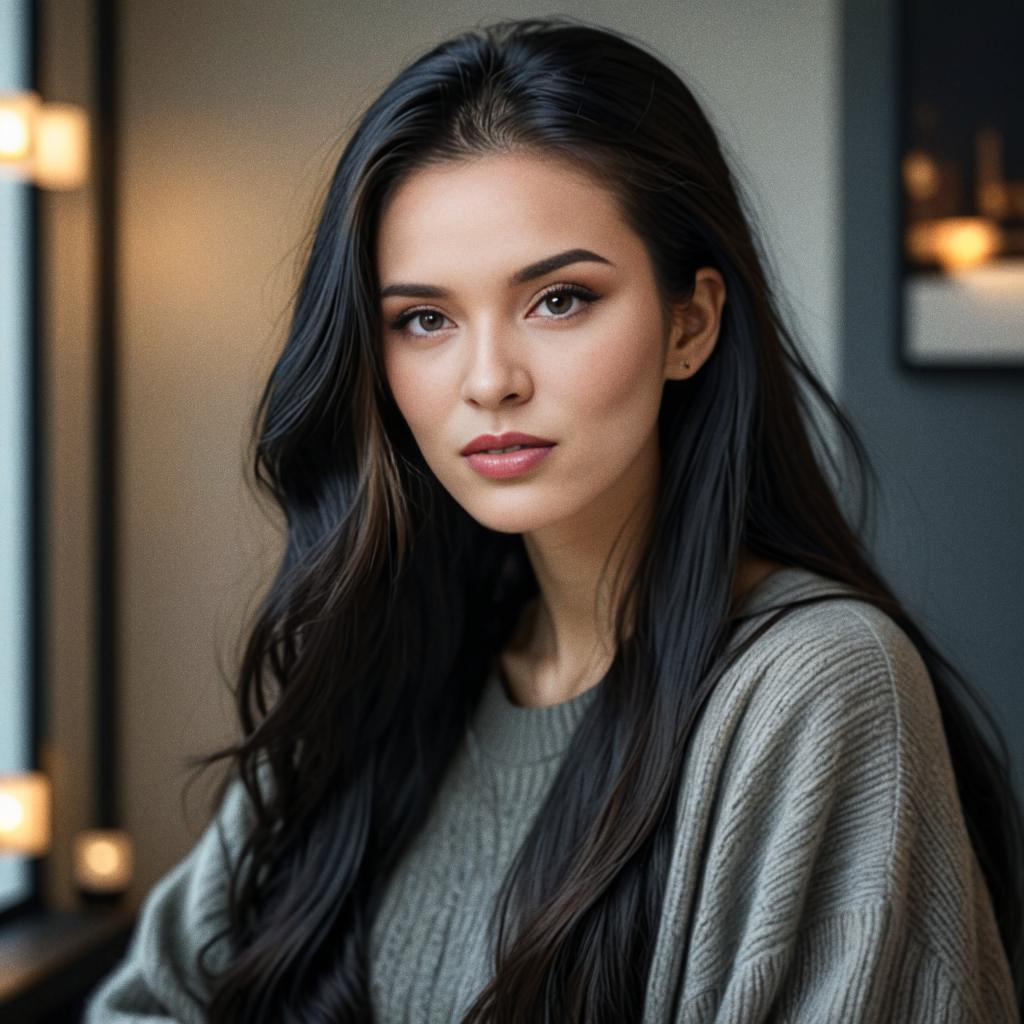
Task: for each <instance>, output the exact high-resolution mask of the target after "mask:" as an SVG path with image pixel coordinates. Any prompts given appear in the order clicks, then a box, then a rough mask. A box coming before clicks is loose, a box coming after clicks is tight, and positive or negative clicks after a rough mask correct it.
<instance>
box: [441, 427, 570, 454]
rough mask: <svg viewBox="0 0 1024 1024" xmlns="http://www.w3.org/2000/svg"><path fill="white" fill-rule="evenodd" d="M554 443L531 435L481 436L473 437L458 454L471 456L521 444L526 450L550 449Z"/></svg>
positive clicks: (516, 433) (514, 433) (515, 433)
mask: <svg viewBox="0 0 1024 1024" xmlns="http://www.w3.org/2000/svg"><path fill="white" fill-rule="evenodd" d="M554 443H555V442H554V441H549V440H548V439H547V438H544V437H535V436H534V435H533V434H522V433H518V432H512V433H508V434H481V435H480V436H479V437H474V438H473V440H472V441H470V442H469V444H467V445H465V446H464V447H463V448H462V451H461V452H460V454H461V455H472V454H474V453H476V452H483V451H487V450H488V449H490V448H509V447H511V446H512V445H517V444H521V445H523V446H524V447H526V448H550V447H552V445H554Z"/></svg>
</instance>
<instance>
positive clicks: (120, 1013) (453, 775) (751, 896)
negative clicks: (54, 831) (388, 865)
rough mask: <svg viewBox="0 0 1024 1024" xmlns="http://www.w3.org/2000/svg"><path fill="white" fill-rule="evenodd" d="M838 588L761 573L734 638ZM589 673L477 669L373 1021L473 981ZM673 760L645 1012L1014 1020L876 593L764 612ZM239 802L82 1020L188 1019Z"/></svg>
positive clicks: (929, 696)
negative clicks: (553, 692) (668, 838)
mask: <svg viewBox="0 0 1024 1024" xmlns="http://www.w3.org/2000/svg"><path fill="white" fill-rule="evenodd" d="M838 586H839V585H838V584H836V583H834V582H833V581H831V580H828V579H826V578H824V577H822V576H820V575H817V574H814V573H811V572H808V571H807V570H804V569H799V568H787V569H783V570H781V571H778V572H775V573H774V574H772V575H771V576H769V577H767V578H766V579H765V580H763V581H762V582H761V583H760V584H759V585H758V586H757V587H756V588H755V589H754V590H753V591H751V592H750V593H749V594H748V595H747V597H746V599H745V602H744V607H743V610H744V612H745V613H749V614H750V616H751V617H750V618H749V619H746V620H745V621H744V623H743V625H742V626H741V627H740V630H739V633H738V634H737V638H736V639H737V640H739V639H741V638H742V637H743V636H746V635H747V633H748V631H749V630H752V629H753V628H754V627H755V626H756V625H757V624H758V623H759V622H760V621H762V618H763V616H764V615H766V614H767V613H768V611H769V610H770V609H771V608H774V607H777V606H778V605H779V604H780V603H784V602H788V601H790V600H792V599H795V598H798V597H802V596H805V595H809V594H811V593H814V592H816V591H822V590H831V591H834V590H835V589H836V588H837V587H838ZM844 589H845V588H844ZM598 686H600V684H598ZM596 692H597V687H593V688H591V689H590V690H588V691H586V692H584V693H583V694H581V695H580V696H578V697H576V698H574V699H572V700H570V701H567V702H566V703H563V704H558V705H554V706H551V707H532V708H523V707H519V706H517V705H515V704H513V703H512V702H511V700H510V699H509V697H508V695H507V693H506V690H505V688H504V686H503V684H502V682H501V680H500V677H499V676H498V675H497V674H496V673H495V672H492V673H491V674H490V675H489V677H488V678H487V680H486V684H485V692H484V696H483V699H482V702H481V704H480V706H479V709H478V713H477V715H476V718H475V719H474V721H473V723H472V728H471V729H470V730H468V731H467V734H466V737H465V742H464V743H463V745H462V747H461V749H460V750H459V752H458V754H457V756H456V758H455V760H454V761H453V763H452V765H451V767H450V770H449V772H448V774H447V776H446V778H445V781H444V785H443V787H442V788H441V790H440V792H439V794H438V800H437V802H436V804H435V806H434V808H433V810H432V813H431V817H430V819H429V822H428V824H427V827H426V828H425V829H424V830H423V832H422V833H421V834H420V835H419V836H418V838H417V839H416V841H415V843H414V844H413V846H412V847H411V849H410V850H409V851H408V853H407V856H406V857H405V859H404V861H403V863H402V865H401V868H400V870H399V872H398V873H397V875H396V877H395V878H394V880H393V882H392V883H391V886H390V889H389V891H388V893H387V896H386V899H385V903H384V905H383V907H382V910H381V912H380V914H379V915H378V917H377V919H376V921H375V923H374V926H373V930H372V934H371V993H372V998H373V1003H374V1009H375V1019H376V1020H377V1021H380V1022H382V1024H398V1022H408V1024H430V1022H444V1024H452V1022H455V1021H458V1020H459V1018H460V1013H461V1012H462V1011H464V1010H465V1009H466V1007H467V1006H468V1005H469V1003H470V1002H471V1001H472V999H473V996H474V995H475V993H476V992H478V991H479V989H480V988H481V987H482V986H483V984H484V982H485V981H486V979H487V977H488V974H487V970H488V954H489V949H488V946H487V937H486V934H485V931H484V928H485V924H486V919H487V916H488V911H489V910H490V907H491V905H492V901H493V899H494V895H495V893H496V891H497V889H498V886H499V883H500V881H501V878H502V876H503V873H504V872H505V870H506V869H507V867H508V865H509V863H510V861H511V859H512V857H513V855H514V853H515V851H516V849H517V848H518V846H519V845H520V843H521V842H522V840H523V838H524V836H525V835H526V832H527V829H528V827H529V825H530V823H531V821H532V819H533V817H534V815H535V814H536V813H537V811H538V810H539V808H540V804H541V801H542V799H543V797H544V795H545V793H546V791H547V788H548V786H549V784H550V783H551V781H552V780H553V778H554V774H555V772H556V770H557V768H558V765H559V763H560V761H561V758H562V756H563V754H564V752H565V749H566V747H567V745H568V743H569V740H570V738H571V736H572V733H573V730H574V729H575V728H576V726H577V724H578V723H579V721H580V718H581V716H582V715H583V714H584V712H585V710H586V708H587V706H588V705H589V703H590V701H591V700H592V699H593V697H594V695H595V693H596ZM683 772H684V780H683V785H682V788H681V796H680V801H679V804H678V805H677V808H676V818H675V822H676V831H675V836H676V839H675V846H674V853H673V857H672V862H671V868H670V871H669V876H668V879H667V885H666V890H665V903H664V910H663V914H662V918H661V923H660V927H659V931H658V935H657V941H656V948H655V952H654V958H653V962H652V965H651V973H650V976H649V982H648V989H647V995H646V1004H645V1010H644V1015H643V1021H642V1024H711V1022H714V1024H758V1022H769V1021H770V1022H777V1024H832V1022H837V1024H868V1022H872V1024H873V1022H906V1024H944V1022H945V1024H954V1022H955V1024H1009V1022H1018V1024H1019V1021H1020V1016H1019V1013H1018V1010H1017V1008H1016V1005H1015V1000H1014V994H1013V986H1012V981H1011V977H1010V971H1009V966H1008V964H1007V959H1006V954H1005V952H1004V950H1003V947H1002V945H1001V943H1000V940H999V935H998V931H997V928H996V924H995V920H994V916H993V910H992V903H991V900H990V896H989V893H988V890H987V889H986V887H985V883H984V878H983V875H982V873H981V871H980V868H979V866H978V863H977V860H976V858H975V855H974V853H973V850H972V848H971V845H970V843H969V841H968V837H967V831H966V827H965V824H964V818H963V812H962V808H961V805H960V803H959V801H958V797H957V791H956V786H955V783H954V776H953V771H952V766H951V764H950V757H949V751H948V747H947V745H946V742H945V738H944V734H943V730H942V724H941V719H940V716H939V710H938V705H937V703H936V698H935V693H934V689H933V687H932V683H931V680H930V678H929V676H928V673H927V671H926V669H925V666H924V663H923V662H922V660H921V658H920V656H919V654H918V652H917V650H916V648H915V647H914V646H913V645H912V643H911V642H910V640H909V638H908V637H907V636H906V634H905V633H903V631H902V630H900V629H899V628H898V627H897V626H896V624H895V623H894V622H893V621H892V619H890V618H889V617H888V616H887V615H885V614H884V613H882V612H880V611H878V610H877V609H875V608H874V607H873V606H871V605H869V604H867V603H865V602H863V601H860V600H857V599H855V598H854V597H850V596H848V597H843V598H842V599H841V600H839V601H832V602H826V603H823V604H818V605H810V606H807V607H803V608H799V609H796V610H794V611H793V612H791V613H790V614H789V615H787V616H786V617H784V618H783V619H782V620H781V621H780V622H778V623H776V624H775V625H774V626H773V627H772V628H771V629H770V630H769V631H768V632H767V633H766V634H765V635H764V636H762V637H761V638H760V639H758V640H757V641H756V642H755V643H754V645H753V646H752V647H751V648H750V650H749V651H747V652H746V654H744V655H743V656H742V657H741V658H740V659H739V660H738V661H737V662H736V663H735V664H734V665H733V667H732V668H731V669H730V670H729V672H728V673H727V675H725V676H724V677H723V678H722V680H721V681H720V683H719V685H718V687H717V688H716V690H715V692H714V693H713V695H712V696H711V698H710V700H709V702H708V703H707V705H706V706H705V709H704V711H703V712H702V714H701V717H700V719H699V723H698V728H697V731H696V733H695V735H694V738H693V742H692V746H691V748H690V750H689V752H688V755H687V758H686V761H685V765H684V768H683ZM248 820H249V819H248V818H247V817H246V801H245V798H244V793H243V790H242V789H241V787H240V786H239V784H237V783H235V784H234V785H233V786H232V788H230V789H229V790H228V792H227V794H226V795H225V799H224V802H223V803H222V805H221V808H220V810H219V812H218V815H217V817H216V819H215V820H214V821H213V822H212V823H211V824H210V825H209V826H208V827H207V829H206V831H205V832H204V833H203V835H202V837H201V838H200V839H199V841H198V842H197V844H196V845H195V846H194V847H193V849H192V851H191V852H190V853H189V854H188V856H186V857H185V858H184V859H183V860H182V861H180V862H179V863H178V865H177V866H176V867H174V868H173V869H172V870H171V871H170V872H169V873H167V874H166V875H165V876H164V877H163V878H162V879H161V880H160V881H159V882H158V883H157V884H156V885H155V886H154V887H153V889H152V890H151V891H150V893H149V895H148V896H147V898H146V901H145V903H144V904H143V908H142V912H141V915H140V918H139V921H138V924H137V926H136V930H135V934H134V936H133V939H132V943H131V946H130V948H129V951H128V953H127V955H126V957H125V959H124V960H123V961H122V963H121V964H120V965H119V966H118V968H117V969H116V970H115V971H114V972H113V973H111V974H110V975H109V976H108V977H107V978H106V979H105V980H104V981H103V982H102V983H101V984H100V986H99V987H98V988H97V989H96V990H95V991H94V993H93V996H92V998H91V1000H90V1003H89V1006H88V1010H87V1013H86V1018H85V1020H86V1024H98V1022H100V1021H103V1022H111V1024H127V1022H142V1021H146V1022H150V1024H156V1022H159V1021H167V1020H176V1021H188V1022H198V1021H202V1020H203V1009H202V1002H203V999H204V989H203V986H202V984H201V982H200V980H199V976H198V975H197V973H196V969H195V965H194V962H193V961H194V956H195V953H196V950H197V948H198V946H199V945H200V944H201V942H202V941H203V940H204V939H205V938H206V937H207V936H208V935H210V934H211V932H212V931H214V930H216V927H217V925H218V924H219V923H220V920H221V916H220V915H221V910H222V907H223V905H224V877H225V865H224V857H225V855H227V856H231V852H232V851H233V850H234V849H235V848H236V845H237V842H238V838H239V836H240V835H241V834H242V833H243V830H244V829H245V827H246V823H247V821H248ZM218 830H223V840H224V842H223V843H222V842H221V835H219V834H218ZM225 955H226V954H225V953H224V950H223V948H220V950H219V955H218V956H216V957H214V958H213V960H212V963H213V965H214V966H215V967H216V966H218V965H219V964H222V963H224V962H225Z"/></svg>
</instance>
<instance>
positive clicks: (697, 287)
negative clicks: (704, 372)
mask: <svg viewBox="0 0 1024 1024" xmlns="http://www.w3.org/2000/svg"><path fill="white" fill-rule="evenodd" d="M694 277H695V280H694V285H693V294H692V295H691V296H690V298H689V299H687V300H686V301H685V302H679V303H675V304H674V305H673V307H672V317H671V327H670V328H669V335H668V346H667V348H666V350H665V378H666V379H667V380H684V379H685V378H687V377H692V376H693V375H694V374H695V373H696V372H697V371H698V370H699V369H700V368H701V366H703V364H704V362H705V360H706V359H707V358H708V356H710V355H711V353H712V352H713V351H714V348H715V343H716V342H717V341H718V334H719V331H720V329H721V325H722V308H723V306H724V305H725V279H724V278H723V277H722V275H721V274H720V273H719V272H718V271H717V270H716V269H715V268H714V267H700V268H699V269H698V270H697V273H696V274H695V275H694Z"/></svg>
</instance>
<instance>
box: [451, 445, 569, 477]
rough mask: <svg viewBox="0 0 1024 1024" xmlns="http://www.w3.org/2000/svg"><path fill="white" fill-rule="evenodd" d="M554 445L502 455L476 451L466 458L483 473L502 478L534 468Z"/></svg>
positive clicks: (522, 449)
mask: <svg viewBox="0 0 1024 1024" xmlns="http://www.w3.org/2000/svg"><path fill="white" fill-rule="evenodd" d="M554 447H555V446H554V445H553V444H552V445H546V446H545V447H543V448H520V449H519V451H517V452H505V453H504V454H501V455H488V454H487V453H486V452H474V453H473V454H472V455H466V456H464V458H465V459H466V460H467V461H468V462H469V464H470V465H471V466H472V467H473V468H474V469H475V470H476V471H477V472H478V473H480V474H481V475H483V476H489V477H491V479H494V480H502V479H504V478H506V477H510V476H519V474H520V473H525V472H526V471H527V470H530V469H533V467H534V466H536V465H537V463H538V462H540V461H541V460H542V459H544V457H545V456H546V455H547V454H548V452H550V451H551V449H552V448H554Z"/></svg>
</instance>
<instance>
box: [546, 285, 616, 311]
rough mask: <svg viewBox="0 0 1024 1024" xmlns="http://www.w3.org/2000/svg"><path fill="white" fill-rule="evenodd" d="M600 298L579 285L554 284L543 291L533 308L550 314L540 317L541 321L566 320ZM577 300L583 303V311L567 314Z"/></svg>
mask: <svg viewBox="0 0 1024 1024" xmlns="http://www.w3.org/2000/svg"><path fill="white" fill-rule="evenodd" d="M600 297H601V296H600V295H598V294H597V293H596V292H592V291H591V290H590V289H589V288H584V287H583V286H582V285H579V284H554V285H552V286H551V287H550V288H548V289H546V290H545V291H544V293H543V294H542V295H541V297H540V300H539V301H538V302H537V305H535V306H534V307H533V308H534V309H538V308H540V309H546V310H547V311H548V313H550V314H552V315H551V316H542V317H541V319H542V320H568V319H569V318H570V317H573V316H578V315H579V314H580V313H582V312H583V311H584V309H586V308H587V306H589V305H590V304H591V303H594V302H596V301H597V300H598V299H599V298H600ZM577 300H582V301H583V302H584V303H585V305H584V306H583V309H575V310H573V312H567V310H569V309H570V308H571V307H572V306H573V304H574V303H577ZM577 304H578V303H577Z"/></svg>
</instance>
